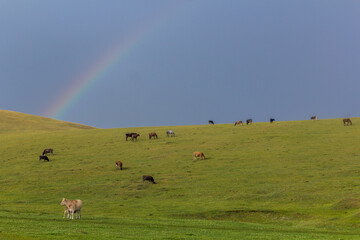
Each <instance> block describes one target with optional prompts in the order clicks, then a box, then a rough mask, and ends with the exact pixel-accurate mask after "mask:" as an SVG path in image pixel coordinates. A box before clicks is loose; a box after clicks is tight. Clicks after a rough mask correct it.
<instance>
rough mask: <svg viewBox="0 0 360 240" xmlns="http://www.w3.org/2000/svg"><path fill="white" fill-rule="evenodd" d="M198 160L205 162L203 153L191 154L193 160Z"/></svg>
mask: <svg viewBox="0 0 360 240" xmlns="http://www.w3.org/2000/svg"><path fill="white" fill-rule="evenodd" d="M198 157H199V158H200V159H204V160H205V155H204V153H202V152H194V153H193V160H195V159H197V158H198Z"/></svg>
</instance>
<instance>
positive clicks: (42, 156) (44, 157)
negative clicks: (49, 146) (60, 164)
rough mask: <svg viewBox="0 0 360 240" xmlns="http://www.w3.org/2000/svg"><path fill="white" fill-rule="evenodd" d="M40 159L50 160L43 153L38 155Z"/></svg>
mask: <svg viewBox="0 0 360 240" xmlns="http://www.w3.org/2000/svg"><path fill="white" fill-rule="evenodd" d="M40 160H44V161H48V162H49V161H50V160H49V158H48V157H47V156H45V155H40V156H39V161H40Z"/></svg>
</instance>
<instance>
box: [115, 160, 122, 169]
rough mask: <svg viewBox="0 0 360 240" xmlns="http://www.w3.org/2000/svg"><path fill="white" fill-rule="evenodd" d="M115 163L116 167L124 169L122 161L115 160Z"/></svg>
mask: <svg viewBox="0 0 360 240" xmlns="http://www.w3.org/2000/svg"><path fill="white" fill-rule="evenodd" d="M115 164H116V167H119V168H120V170H122V162H121V161H117V162H115Z"/></svg>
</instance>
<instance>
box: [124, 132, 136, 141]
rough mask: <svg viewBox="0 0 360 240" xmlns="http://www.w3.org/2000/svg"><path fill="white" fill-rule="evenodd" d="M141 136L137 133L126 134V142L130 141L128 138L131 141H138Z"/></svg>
mask: <svg viewBox="0 0 360 240" xmlns="http://www.w3.org/2000/svg"><path fill="white" fill-rule="evenodd" d="M139 136H140V134H137V133H125V137H126V141H127V140H128V138H131V141H134V139H136V141H137V137H139Z"/></svg>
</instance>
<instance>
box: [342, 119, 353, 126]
mask: <svg viewBox="0 0 360 240" xmlns="http://www.w3.org/2000/svg"><path fill="white" fill-rule="evenodd" d="M343 123H344V126H345V123H346V125H347V126H349V124H350V125H352V122H351V120H350V118H344V119H343Z"/></svg>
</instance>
